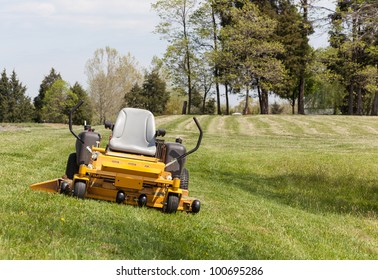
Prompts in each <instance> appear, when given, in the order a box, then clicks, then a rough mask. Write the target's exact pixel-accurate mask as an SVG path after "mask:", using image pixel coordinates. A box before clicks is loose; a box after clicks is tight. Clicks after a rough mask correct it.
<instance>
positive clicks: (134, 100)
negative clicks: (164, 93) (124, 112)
mask: <svg viewBox="0 0 378 280" xmlns="http://www.w3.org/2000/svg"><path fill="white" fill-rule="evenodd" d="M146 103H147V100H146V97H145V96H144V95H143V89H142V88H141V87H140V86H139V85H138V84H137V83H135V84H134V86H133V87H132V89H131V90H130V91H129V92H128V93H127V94H125V97H124V107H131V108H146Z"/></svg>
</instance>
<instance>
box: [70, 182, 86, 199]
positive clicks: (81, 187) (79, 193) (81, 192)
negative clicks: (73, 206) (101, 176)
mask: <svg viewBox="0 0 378 280" xmlns="http://www.w3.org/2000/svg"><path fill="white" fill-rule="evenodd" d="M86 189H87V186H86V184H85V183H84V182H81V181H76V182H75V185H74V192H73V196H75V197H77V198H84V196H85V192H86Z"/></svg>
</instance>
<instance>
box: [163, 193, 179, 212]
mask: <svg viewBox="0 0 378 280" xmlns="http://www.w3.org/2000/svg"><path fill="white" fill-rule="evenodd" d="M178 205H179V197H178V196H177V195H176V194H170V195H169V196H168V199H167V204H166V205H165V206H164V208H163V211H164V212H165V213H168V214H170V213H176V211H177V208H178Z"/></svg>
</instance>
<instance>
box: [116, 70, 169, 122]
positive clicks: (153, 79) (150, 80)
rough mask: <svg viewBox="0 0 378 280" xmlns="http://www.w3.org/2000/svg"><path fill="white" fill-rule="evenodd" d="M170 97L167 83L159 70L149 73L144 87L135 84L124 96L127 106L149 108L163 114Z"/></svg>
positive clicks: (155, 112)
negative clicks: (160, 75)
mask: <svg viewBox="0 0 378 280" xmlns="http://www.w3.org/2000/svg"><path fill="white" fill-rule="evenodd" d="M168 99H169V93H168V92H167V91H166V83H165V82H164V81H163V80H162V79H161V78H160V77H159V74H158V72H157V71H152V72H151V73H147V74H146V75H145V80H144V82H143V85H142V87H140V86H139V85H138V84H135V85H134V86H133V88H132V89H131V90H130V91H129V92H128V93H127V94H126V95H125V98H124V100H125V106H128V107H134V108H142V109H147V110H149V111H151V112H152V113H154V114H162V113H163V112H164V111H165V108H166V106H167V102H168Z"/></svg>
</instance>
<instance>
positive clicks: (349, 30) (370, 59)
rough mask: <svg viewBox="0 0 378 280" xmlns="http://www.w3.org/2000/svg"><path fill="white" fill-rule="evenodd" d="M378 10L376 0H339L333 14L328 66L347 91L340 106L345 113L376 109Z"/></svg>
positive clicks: (360, 112) (351, 113) (377, 104)
mask: <svg viewBox="0 0 378 280" xmlns="http://www.w3.org/2000/svg"><path fill="white" fill-rule="evenodd" d="M377 11H378V4H377V3H376V1H371V0H370V1H369V0H368V1H363V0H352V1H349V0H348V1H347V0H339V1H338V2H337V7H336V11H335V13H334V14H333V15H332V30H331V32H330V35H331V36H330V43H331V47H332V48H334V49H335V50H336V51H337V56H336V59H334V60H332V61H329V62H328V67H329V69H330V70H331V71H333V72H334V73H336V74H338V75H339V76H340V81H341V82H342V84H343V85H344V86H345V88H346V89H347V91H348V94H347V96H346V97H345V106H343V107H342V112H343V113H345V114H348V115H353V114H359V115H361V114H364V113H367V112H370V111H371V112H372V113H375V112H376V111H377V107H378V99H377V98H376V97H378V96H377V94H378V92H377V91H376V88H377V87H376V85H377V76H378V74H377V62H378V60H377V50H378V49H377V41H378V40H377V38H378V30H377V28H376V25H375V23H376V22H378V20H377V17H378V16H377V13H376V12H377ZM372 99H374V101H372ZM364 103H368V104H369V105H367V104H364ZM368 107H372V109H370V108H368Z"/></svg>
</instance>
